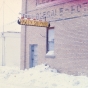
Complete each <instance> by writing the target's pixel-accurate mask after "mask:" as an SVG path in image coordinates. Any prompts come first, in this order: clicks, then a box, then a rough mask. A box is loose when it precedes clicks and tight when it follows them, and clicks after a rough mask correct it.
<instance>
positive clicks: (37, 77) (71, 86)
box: [0, 64, 88, 88]
mask: <svg viewBox="0 0 88 88" xmlns="http://www.w3.org/2000/svg"><path fill="white" fill-rule="evenodd" d="M0 88H88V77H86V76H73V75H67V74H61V73H57V70H56V69H51V68H50V67H49V66H48V65H45V64H42V65H38V66H36V67H33V68H31V69H28V70H27V69H26V70H24V71H23V70H19V69H18V68H10V67H2V66H1V67H0Z"/></svg>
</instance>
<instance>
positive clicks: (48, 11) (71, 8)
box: [27, 0, 88, 22]
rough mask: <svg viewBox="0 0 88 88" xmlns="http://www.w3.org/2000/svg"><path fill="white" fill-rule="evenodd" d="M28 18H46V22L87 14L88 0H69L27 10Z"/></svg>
mask: <svg viewBox="0 0 88 88" xmlns="http://www.w3.org/2000/svg"><path fill="white" fill-rule="evenodd" d="M27 14H28V17H29V18H34V17H35V19H38V20H44V19H45V17H46V20H47V21H48V22H52V21H60V20H66V19H73V18H77V17H82V16H88V0H71V1H69V2H64V3H61V4H56V5H52V6H47V7H41V8H39V9H35V10H33V11H28V12H27Z"/></svg>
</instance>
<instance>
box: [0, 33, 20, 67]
mask: <svg viewBox="0 0 88 88" xmlns="http://www.w3.org/2000/svg"><path fill="white" fill-rule="evenodd" d="M4 36H5V41H4V43H5V47H4V50H5V53H4V54H5V65H6V66H16V67H20V33H19V32H5V33H4ZM0 65H2V36H1V33H0Z"/></svg>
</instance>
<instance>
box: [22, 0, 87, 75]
mask: <svg viewBox="0 0 88 88" xmlns="http://www.w3.org/2000/svg"><path fill="white" fill-rule="evenodd" d="M84 2H86V0H84ZM30 3H33V4H30ZM71 3H72V2H71ZM78 3H82V2H80V1H78V2H77V3H74V5H76V4H78ZM23 4H24V0H23ZM72 4H73V3H72ZM64 6H65V5H64ZM68 6H70V3H69V4H67V5H66V7H68ZM27 7H28V8H27V11H30V10H34V9H36V8H39V7H36V2H35V0H30V1H29V0H28V3H27ZM30 7H31V8H30ZM24 8H25V7H24V6H23V12H25V11H24V10H25V9H24ZM55 8H56V7H55ZM58 8H59V6H58ZM80 9H81V8H80ZM80 11H82V12H80V13H78V16H79V17H74V16H76V15H77V12H76V11H75V14H72V13H71V14H72V17H73V18H72V19H69V17H71V15H70V13H69V14H68V13H65V15H64V17H67V18H66V19H64V20H60V21H54V22H51V23H50V24H51V27H54V28H55V50H54V51H55V58H46V28H42V27H34V26H27V27H26V46H25V42H24V41H25V27H24V26H22V41H21V47H22V49H21V69H23V68H25V67H24V64H25V66H26V68H29V57H30V54H29V45H30V44H38V64H41V63H47V64H49V65H50V66H51V67H52V68H56V69H57V70H58V71H59V72H64V73H68V74H75V75H79V74H87V73H88V71H87V69H88V65H87V61H88V59H87V58H88V46H87V45H88V25H87V24H88V16H87V15H88V14H87V13H86V12H83V9H82V10H80ZM38 12H39V11H38ZM33 13H34V12H33ZM82 14H86V15H85V16H84V15H82ZM25 47H26V49H25ZM25 50H26V51H25ZM25 52H26V53H25ZM25 54H26V56H25ZM25 58H26V59H25ZM25 60H26V62H25ZM24 62H25V63H24Z"/></svg>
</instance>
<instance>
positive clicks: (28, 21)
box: [18, 18, 49, 27]
mask: <svg viewBox="0 0 88 88" xmlns="http://www.w3.org/2000/svg"><path fill="white" fill-rule="evenodd" d="M18 24H20V25H27V26H38V27H49V22H47V21H39V20H31V19H24V18H22V19H20V20H18Z"/></svg>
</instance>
